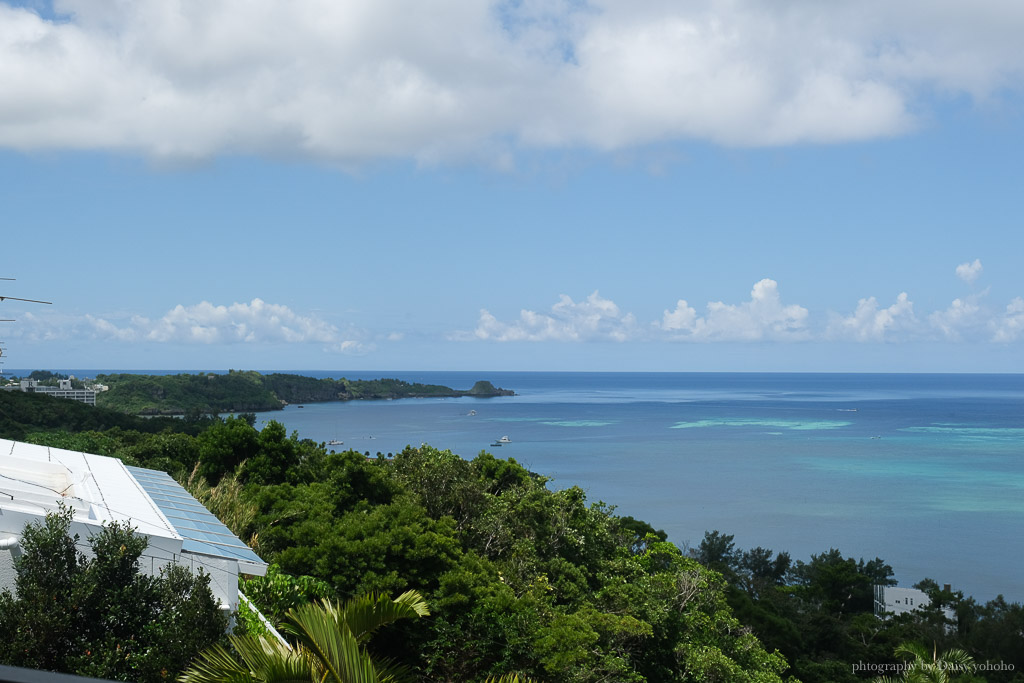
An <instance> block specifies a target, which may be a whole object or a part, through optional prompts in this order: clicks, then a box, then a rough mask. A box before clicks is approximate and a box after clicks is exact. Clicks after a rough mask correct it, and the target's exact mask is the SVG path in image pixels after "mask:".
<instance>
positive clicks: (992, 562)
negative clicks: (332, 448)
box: [258, 372, 1024, 601]
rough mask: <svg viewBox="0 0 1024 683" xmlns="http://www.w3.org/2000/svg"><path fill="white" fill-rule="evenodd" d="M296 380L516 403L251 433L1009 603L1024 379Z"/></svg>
mask: <svg viewBox="0 0 1024 683" xmlns="http://www.w3.org/2000/svg"><path fill="white" fill-rule="evenodd" d="M302 374H308V375H312V376H319V377H327V376H332V377H340V376H346V377H349V378H352V379H356V378H366V379H372V378H376V377H384V376H386V377H398V378H400V379H404V380H408V381H417V382H428V383H436V384H444V385H447V386H452V387H455V388H463V389H468V388H469V387H470V386H471V385H472V384H473V382H474V381H476V380H478V379H487V380H490V381H492V382H493V383H494V384H495V385H497V386H502V387H505V388H509V389H513V390H515V391H516V392H517V396H515V397H509V398H494V399H407V400H398V401H360V402H350V403H321V404H308V405H306V406H304V407H303V408H301V409H300V408H298V407H297V406H289V407H287V408H286V409H285V410H283V411H274V412H270V413H261V414H259V415H258V421H260V422H262V421H265V420H271V419H273V420H278V421H280V422H282V423H284V424H285V426H286V427H287V428H288V429H289V430H297V431H298V432H299V434H300V435H301V436H303V437H308V438H311V439H314V440H316V441H329V440H331V439H338V440H342V441H344V446H343V447H339V448H346V449H347V448H354V449H356V450H359V451H369V452H371V453H372V454H376V453H377V452H382V453H388V452H396V451H398V450H401V449H402V448H403V447H404V446H405V445H407V444H412V445H419V444H420V443H428V444H430V445H432V446H436V447H439V448H448V449H451V450H453V451H455V452H456V453H458V454H460V455H462V456H464V457H467V458H469V457H472V456H474V455H475V454H477V453H478V452H479V451H481V450H489V451H491V452H493V453H494V454H495V455H498V456H501V457H513V458H515V459H516V460H518V461H519V462H521V463H522V464H524V465H526V466H527V467H529V468H530V469H531V470H533V471H535V472H539V473H541V474H543V475H545V476H548V477H551V478H552V479H553V482H552V486H554V487H558V488H561V487H568V486H573V485H578V486H581V487H582V488H584V489H585V490H586V491H587V492H588V496H589V498H590V500H592V501H596V500H603V501H605V502H606V503H609V504H613V505H615V506H617V510H618V512H619V513H620V514H628V515H632V516H634V517H638V518H641V519H644V520H647V521H648V522H650V523H651V524H653V525H654V526H655V527H657V528H661V529H664V530H665V531H667V532H668V534H669V538H670V539H671V540H672V541H674V542H676V543H677V544H680V545H684V546H685V545H687V544H689V545H696V544H698V543H699V542H700V540H701V538H702V537H703V535H704V532H705V530H710V529H718V530H721V531H723V532H725V533H730V534H734V535H735V537H736V543H737V545H738V546H740V547H744V548H748V547H754V546H757V545H760V546H764V547H769V548H772V549H775V550H788V551H789V552H790V553H791V554H792V555H793V557H794V559H807V558H808V557H809V556H810V554H811V553H818V552H822V551H825V550H828V549H829V548H830V547H837V548H839V549H840V550H842V551H843V552H844V553H845V554H847V555H852V556H855V557H864V558H865V559H872V558H874V557H876V556H878V557H881V558H883V559H884V560H886V561H887V562H889V563H890V564H892V565H893V567H894V569H895V570H896V578H897V579H899V581H900V585H907V586H909V585H911V584H913V583H915V582H916V581H918V580H920V579H921V578H924V577H931V578H934V579H936V580H937V581H938V582H939V583H940V584H942V583H950V584H952V585H953V586H954V588H955V589H959V590H963V591H964V592H965V593H967V594H969V595H973V596H974V597H975V598H977V599H979V600H988V599H991V598H993V597H995V595H997V594H1000V593H1001V594H1003V595H1005V596H1006V597H1007V599H1010V600H1016V601H1021V600H1024V573H1022V572H1021V571H1020V566H1021V564H1022V561H1024V538H1022V531H1024V375H863V374H856V375H837V374H774V373H773V374H722V373H708V374H690V373H682V374H680V373H665V374H659V373H499V372H490V373H488V372H397V373H388V372H368V373H323V372H304V373H302ZM470 411H475V414H473V415H471V414H470ZM506 435H507V436H508V437H509V439H511V443H508V444H505V445H502V446H500V447H494V446H491V444H492V443H493V442H494V441H495V440H496V439H498V438H500V437H502V436H506Z"/></svg>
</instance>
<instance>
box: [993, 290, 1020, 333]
mask: <svg viewBox="0 0 1024 683" xmlns="http://www.w3.org/2000/svg"><path fill="white" fill-rule="evenodd" d="M991 327H992V341H995V342H1000V343H1008V342H1012V341H1016V340H1017V339H1019V338H1020V336H1021V334H1022V333H1024V299H1022V298H1020V297H1019V296H1018V297H1016V298H1015V299H1014V300H1013V301H1011V302H1010V303H1009V304H1007V306H1006V311H1005V312H1004V313H1003V316H1002V317H1001V318H996V319H994V320H992V322H991Z"/></svg>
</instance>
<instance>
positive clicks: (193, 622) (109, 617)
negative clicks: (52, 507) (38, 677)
mask: <svg viewBox="0 0 1024 683" xmlns="http://www.w3.org/2000/svg"><path fill="white" fill-rule="evenodd" d="M71 519H72V512H71V510H70V509H63V510H61V511H59V512H56V513H51V514H49V515H47V516H46V518H45V520H44V521H43V522H42V523H41V524H30V525H28V526H27V527H26V528H25V530H24V533H23V536H22V539H21V548H22V552H23V554H22V555H21V556H20V557H18V558H17V560H16V561H15V571H16V579H15V589H16V593H11V592H10V591H6V590H5V591H4V592H3V593H0V634H3V637H2V638H0V661H3V662H4V663H6V664H12V665H15V666H22V667H28V668H37V669H46V670H49V671H60V672H66V673H77V674H80V675H85V676H92V677H96V678H108V679H115V680H124V681H142V682H149V681H161V680H165V679H166V678H168V677H169V676H170V677H173V676H174V675H175V674H176V673H177V672H179V671H181V670H182V669H184V668H185V666H186V665H187V664H188V662H189V661H190V660H191V658H192V657H193V656H195V655H196V653H198V652H199V651H200V650H201V649H203V648H204V647H207V646H209V645H210V644H212V643H213V642H215V641H216V640H217V639H218V638H220V637H222V636H223V633H224V628H225V626H226V620H225V617H224V616H223V614H222V613H221V612H220V609H219V607H218V604H217V601H216V599H214V597H213V595H212V594H211V592H210V589H209V576H206V575H199V576H195V575H193V574H191V573H189V572H188V570H186V569H184V568H183V567H180V566H177V565H174V566H171V567H170V568H168V569H167V570H166V571H164V572H163V573H162V574H161V575H160V576H155V577H154V576H148V575H144V574H141V573H140V571H139V557H140V556H141V554H142V553H143V551H144V550H145V548H146V545H147V542H146V539H145V538H144V537H141V536H137V535H135V534H134V533H133V532H132V530H131V529H130V528H128V527H126V526H123V525H120V524H111V525H108V526H106V527H104V528H103V529H102V530H101V531H99V532H98V533H96V534H95V535H93V536H92V537H91V538H89V539H88V542H89V546H90V547H91V549H92V552H93V555H94V556H93V557H91V558H87V557H86V556H85V554H83V553H82V551H81V550H79V548H78V543H79V538H78V536H70V535H69V533H68V532H69V529H70V525H71Z"/></svg>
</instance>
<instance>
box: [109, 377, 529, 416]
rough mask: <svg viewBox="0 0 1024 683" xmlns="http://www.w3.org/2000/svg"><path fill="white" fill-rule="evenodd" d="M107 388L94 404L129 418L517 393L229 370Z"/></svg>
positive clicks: (486, 385)
mask: <svg viewBox="0 0 1024 683" xmlns="http://www.w3.org/2000/svg"><path fill="white" fill-rule="evenodd" d="M96 381H97V382H98V383H100V384H103V385H105V386H107V387H108V390H107V391H103V392H100V393H99V394H98V395H97V397H96V405H97V406H99V407H102V408H109V409H111V410H117V411H120V412H122V413H129V414H131V415H189V414H218V413H242V412H258V411H265V410H280V409H281V408H283V407H284V406H286V405H288V404H294V403H315V402H321V401H354V400H372V399H398V398H453V397H460V396H472V397H475V398H491V397H494V396H513V395H515V392H513V391H511V390H508V389H499V388H497V387H495V386H494V385H493V384H491V383H490V382H487V381H479V382H477V383H476V384H474V385H473V387H472V388H470V389H468V390H465V391H462V390H458V389H452V388H450V387H445V386H441V385H437V384H420V383H418V382H405V381H402V380H399V379H374V380H350V379H345V378H342V379H316V378H313V377H306V376H303V375H293V374H283V373H273V374H269V375H264V374H261V373H259V372H255V371H240V370H230V371H229V372H227V373H226V374H217V373H206V374H196V375H189V374H178V375H134V374H109V375H98V376H97V377H96Z"/></svg>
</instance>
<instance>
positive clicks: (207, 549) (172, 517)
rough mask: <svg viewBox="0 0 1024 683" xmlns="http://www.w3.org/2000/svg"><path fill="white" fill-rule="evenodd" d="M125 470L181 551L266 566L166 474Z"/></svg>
mask: <svg viewBox="0 0 1024 683" xmlns="http://www.w3.org/2000/svg"><path fill="white" fill-rule="evenodd" d="M127 470H128V471H129V472H131V474H132V476H133V477H135V480H136V481H138V482H139V485H140V486H142V488H143V489H144V490H145V491H146V493H148V494H149V497H150V498H152V499H153V502H154V503H156V506H157V507H158V508H160V512H162V513H163V514H164V517H166V518H167V519H168V521H170V523H171V525H173V526H174V530H175V531H177V532H178V535H179V536H181V537H182V538H183V539H184V542H183V543H182V549H183V550H188V551H189V552H193V553H202V554H204V555H212V556H214V557H225V558H230V559H233V560H240V561H242V562H252V563H254V564H261V565H265V564H266V562H264V561H263V560H261V559H260V557H259V556H258V555H257V554H256V553H254V552H253V551H252V550H251V549H250V548H249V546H247V545H246V544H244V543H242V541H241V540H239V539H238V537H237V536H235V535H234V534H232V533H231V531H230V530H229V529H228V528H227V527H226V526H224V524H222V523H221V521H220V520H219V519H217V518H216V517H214V516H213V513H211V512H210V511H209V510H207V509H206V508H205V507H204V506H203V505H202V503H200V502H199V501H197V500H196V499H195V498H193V497H192V494H190V493H189V492H188V491H186V490H185V489H184V488H183V487H182V486H181V484H179V483H178V482H176V481H174V479H172V478H171V476H170V475H169V474H167V473H166V472H158V471H157V470H147V469H143V468H141V467H128V468H127Z"/></svg>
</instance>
